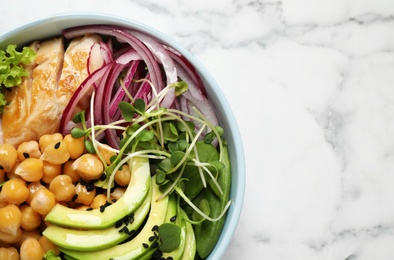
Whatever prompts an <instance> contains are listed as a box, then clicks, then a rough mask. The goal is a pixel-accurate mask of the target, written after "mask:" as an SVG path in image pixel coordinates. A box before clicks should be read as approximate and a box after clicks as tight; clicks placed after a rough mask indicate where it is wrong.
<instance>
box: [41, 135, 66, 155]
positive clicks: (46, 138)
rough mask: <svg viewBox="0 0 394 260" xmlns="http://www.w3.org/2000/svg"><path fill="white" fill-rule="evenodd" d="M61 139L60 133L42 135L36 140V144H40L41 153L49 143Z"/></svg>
mask: <svg viewBox="0 0 394 260" xmlns="http://www.w3.org/2000/svg"><path fill="white" fill-rule="evenodd" d="M61 141H63V135H62V134H60V133H55V134H45V135H42V136H41V137H40V138H39V140H38V144H39V146H40V150H41V153H44V151H45V148H46V147H47V146H48V145H49V144H50V143H56V142H61Z"/></svg>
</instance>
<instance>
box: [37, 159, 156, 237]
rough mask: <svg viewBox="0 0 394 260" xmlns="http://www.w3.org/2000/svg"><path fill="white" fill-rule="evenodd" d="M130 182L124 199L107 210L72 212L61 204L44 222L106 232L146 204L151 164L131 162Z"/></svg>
mask: <svg viewBox="0 0 394 260" xmlns="http://www.w3.org/2000/svg"><path fill="white" fill-rule="evenodd" d="M130 169H131V173H132V174H131V178H130V183H129V185H128V187H127V189H126V191H125V193H124V195H123V196H122V197H121V198H120V199H119V200H117V201H116V202H115V203H113V204H111V205H109V206H108V207H106V208H105V210H104V212H101V211H100V209H93V210H90V211H82V210H77V209H71V208H68V207H65V206H63V205H60V204H56V205H55V207H54V208H53V209H52V210H51V211H50V212H49V213H48V215H47V216H46V217H45V221H48V222H50V223H52V224H57V225H60V226H64V227H72V228H83V229H105V228H108V227H110V226H112V225H114V224H115V223H116V222H117V221H118V220H120V219H122V218H123V217H125V216H126V215H128V214H130V213H131V212H134V211H135V210H136V209H137V208H138V207H139V206H140V205H141V203H142V202H143V201H144V199H145V197H146V195H147V194H148V191H149V189H150V183H151V176H150V169H149V160H148V159H147V158H143V157H134V158H132V159H131V162H130Z"/></svg>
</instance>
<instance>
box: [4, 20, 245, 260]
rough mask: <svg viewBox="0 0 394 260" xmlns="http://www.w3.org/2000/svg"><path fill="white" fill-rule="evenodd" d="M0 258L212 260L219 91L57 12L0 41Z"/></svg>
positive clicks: (227, 175) (229, 130) (222, 200)
mask: <svg viewBox="0 0 394 260" xmlns="http://www.w3.org/2000/svg"><path fill="white" fill-rule="evenodd" d="M0 88H1V91H0V112H1V131H0V189H1V190H0V258H1V259H95V260H97V259H184V260H188V259H192V260H193V259H219V258H220V257H222V256H223V254H224V252H225V250H226V248H227V247H228V245H229V243H230V240H231V238H232V236H233V233H234V230H235V227H236V225H237V222H238V218H239V216H240V212H241V207H242V201H243V192H244V181H245V172H244V158H243V150H242V143H241V140H240V137H239V133H238V128H237V125H236V123H235V119H234V117H233V115H232V112H231V109H230V107H229V105H228V103H227V101H226V99H225V98H224V96H223V93H221V90H220V88H219V87H218V86H217V84H216V83H215V81H214V80H213V79H212V77H211V76H210V75H209V73H208V72H207V71H206V70H205V68H204V67H203V66H202V65H200V64H199V63H198V61H197V60H196V59H195V58H194V57H192V56H191V55H190V54H189V53H188V52H187V51H186V50H184V49H183V48H182V47H181V46H179V45H178V44H176V43H175V42H173V41H172V40H171V39H169V38H168V37H166V36H164V35H162V34H161V33H159V32H157V31H154V30H153V29H151V28H149V27H147V26H145V25H142V24H138V23H136V22H133V21H129V20H124V19H121V18H116V17H111V16H105V15H98V14H65V15H59V16H56V17H48V18H45V19H42V20H39V21H35V22H32V23H29V24H26V25H23V26H20V27H18V28H16V29H14V30H11V31H9V32H7V33H5V34H3V35H1V36H0Z"/></svg>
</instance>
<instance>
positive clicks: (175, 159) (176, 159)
mask: <svg viewBox="0 0 394 260" xmlns="http://www.w3.org/2000/svg"><path fill="white" fill-rule="evenodd" d="M184 156H185V153H184V152H181V151H175V152H173V153H172V154H171V164H172V165H174V166H175V165H177V164H178V163H180V162H181V161H182V159H183V157H184Z"/></svg>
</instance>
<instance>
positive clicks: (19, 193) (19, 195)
mask: <svg viewBox="0 0 394 260" xmlns="http://www.w3.org/2000/svg"><path fill="white" fill-rule="evenodd" d="M1 194H2V196H4V198H5V199H6V200H7V201H8V203H12V204H21V203H23V202H25V201H26V200H27V199H28V198H29V189H28V188H27V186H26V182H25V181H24V180H23V179H21V178H14V179H11V180H8V181H6V182H5V183H4V185H3V188H2V189H1Z"/></svg>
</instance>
